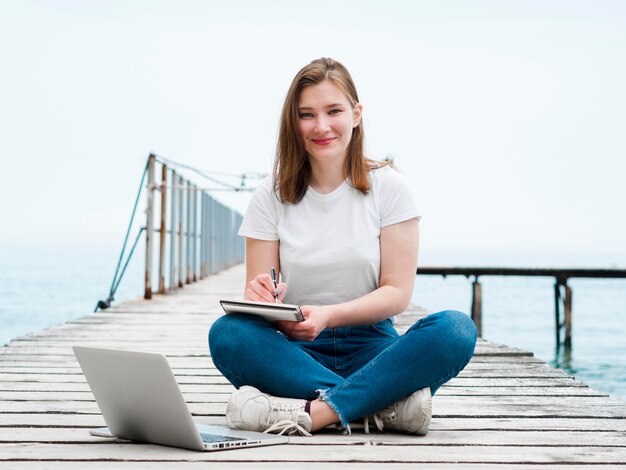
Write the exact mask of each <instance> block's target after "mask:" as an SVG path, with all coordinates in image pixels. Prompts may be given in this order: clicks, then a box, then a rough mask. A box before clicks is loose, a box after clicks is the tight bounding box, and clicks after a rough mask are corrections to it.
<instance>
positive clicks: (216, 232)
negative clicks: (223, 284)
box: [144, 154, 245, 299]
mask: <svg viewBox="0 0 626 470" xmlns="http://www.w3.org/2000/svg"><path fill="white" fill-rule="evenodd" d="M157 164H158V165H160V167H161V172H160V175H161V178H160V181H158V182H157V181H156V180H155V178H156V169H157V168H156V167H157ZM147 172H148V182H147V202H146V259H145V269H144V273H145V285H144V298H145V299H150V298H152V294H153V274H154V272H155V266H154V264H155V263H154V257H155V251H156V252H157V253H158V260H157V266H156V268H157V271H156V272H158V275H157V279H158V288H157V293H158V294H164V293H165V292H166V291H167V290H168V289H176V288H180V287H183V286H184V285H185V284H190V283H192V282H195V281H197V280H199V279H202V278H204V277H206V276H208V275H210V274H214V273H216V272H219V271H221V270H223V269H226V268H227V267H229V266H233V265H235V264H239V263H241V262H243V260H244V256H245V252H244V242H243V239H242V238H241V237H238V236H237V230H238V228H239V226H240V225H241V221H242V216H241V214H239V213H237V212H235V211H234V210H232V209H230V208H228V207H226V206H225V205H223V204H221V203H220V202H218V201H216V200H215V199H214V198H213V197H211V196H210V195H209V194H208V193H207V192H206V191H203V190H202V189H199V188H198V186H197V185H195V184H192V183H191V182H190V181H189V180H186V179H184V178H183V177H182V175H179V174H178V173H177V172H176V170H174V169H170V168H168V166H167V164H166V163H165V162H164V161H160V160H159V159H158V158H157V157H156V156H155V155H152V154H151V155H150V156H149V157H148V167H147ZM155 192H159V193H160V198H159V200H158V204H157V203H156V202H157V200H156V199H155V197H154V196H155ZM168 208H169V210H168ZM157 214H158V217H159V228H158V229H155V227H154V225H155V223H154V221H155V218H156V216H157ZM155 234H158V250H155V240H154V238H155V237H154V235H155ZM166 274H167V277H168V280H167V282H166Z"/></svg>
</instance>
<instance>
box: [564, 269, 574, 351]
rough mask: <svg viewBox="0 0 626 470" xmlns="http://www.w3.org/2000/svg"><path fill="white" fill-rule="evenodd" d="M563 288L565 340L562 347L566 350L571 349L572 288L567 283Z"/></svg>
mask: <svg viewBox="0 0 626 470" xmlns="http://www.w3.org/2000/svg"><path fill="white" fill-rule="evenodd" d="M564 287H565V308H564V311H565V319H564V322H565V339H564V341H563V345H564V346H565V347H566V348H571V347H572V288H571V287H570V286H568V285H567V281H566V283H565V285H564Z"/></svg>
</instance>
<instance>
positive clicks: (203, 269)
mask: <svg viewBox="0 0 626 470" xmlns="http://www.w3.org/2000/svg"><path fill="white" fill-rule="evenodd" d="M200 198H201V199H200V279H203V278H205V277H206V194H205V193H204V192H201V193H200Z"/></svg>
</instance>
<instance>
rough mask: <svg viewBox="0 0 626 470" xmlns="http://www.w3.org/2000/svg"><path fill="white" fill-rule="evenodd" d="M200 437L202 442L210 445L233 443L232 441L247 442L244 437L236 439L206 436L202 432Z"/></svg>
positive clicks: (215, 435) (213, 435)
mask: <svg viewBox="0 0 626 470" xmlns="http://www.w3.org/2000/svg"><path fill="white" fill-rule="evenodd" d="M200 437H201V438H202V442H206V443H207V444H210V443H212V442H231V441H245V440H246V439H244V438H243V437H234V436H220V435H219V434H206V433H203V432H201V433H200Z"/></svg>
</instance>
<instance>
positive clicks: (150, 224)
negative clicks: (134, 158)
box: [143, 154, 156, 299]
mask: <svg viewBox="0 0 626 470" xmlns="http://www.w3.org/2000/svg"><path fill="white" fill-rule="evenodd" d="M155 161H156V157H155V156H154V155H153V154H150V156H149V157H148V190H147V200H146V266H145V271H144V294H143V298H144V299H151V298H152V279H151V273H152V235H153V233H152V231H153V230H154V204H153V203H154V163H155Z"/></svg>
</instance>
